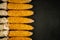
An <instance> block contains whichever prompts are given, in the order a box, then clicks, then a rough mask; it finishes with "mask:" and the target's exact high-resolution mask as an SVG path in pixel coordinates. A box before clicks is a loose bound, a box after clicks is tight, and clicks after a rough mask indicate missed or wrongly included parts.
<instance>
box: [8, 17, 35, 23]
mask: <svg viewBox="0 0 60 40" xmlns="http://www.w3.org/2000/svg"><path fill="white" fill-rule="evenodd" d="M7 20H8V23H32V22H34V20H32V19H29V18H24V17H8V18H7Z"/></svg>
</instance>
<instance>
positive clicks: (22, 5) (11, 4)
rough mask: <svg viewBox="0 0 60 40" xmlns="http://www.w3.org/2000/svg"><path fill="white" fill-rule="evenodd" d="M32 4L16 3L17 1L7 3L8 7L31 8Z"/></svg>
mask: <svg viewBox="0 0 60 40" xmlns="http://www.w3.org/2000/svg"><path fill="white" fill-rule="evenodd" d="M32 7H33V5H30V4H17V3H8V9H31V8H32Z"/></svg>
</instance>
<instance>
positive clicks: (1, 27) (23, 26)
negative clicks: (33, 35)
mask: <svg viewBox="0 0 60 40" xmlns="http://www.w3.org/2000/svg"><path fill="white" fill-rule="evenodd" d="M4 29H5V30H18V31H19V30H33V29H34V28H33V27H32V26H31V25H27V24H0V30H4Z"/></svg>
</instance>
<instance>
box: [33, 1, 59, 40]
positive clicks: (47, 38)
mask: <svg viewBox="0 0 60 40" xmlns="http://www.w3.org/2000/svg"><path fill="white" fill-rule="evenodd" d="M59 3H60V2H59V1H58V0H33V2H32V4H33V5H34V8H33V10H34V11H35V15H34V16H33V18H34V19H35V23H34V24H33V25H34V27H35V29H34V35H33V37H32V38H33V40H59V39H60V37H59V36H60V28H59V27H60V25H59V16H60V4H59Z"/></svg>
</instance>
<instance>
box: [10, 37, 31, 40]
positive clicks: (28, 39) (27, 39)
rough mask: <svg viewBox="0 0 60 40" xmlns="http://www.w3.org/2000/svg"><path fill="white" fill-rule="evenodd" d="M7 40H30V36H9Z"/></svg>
mask: <svg viewBox="0 0 60 40" xmlns="http://www.w3.org/2000/svg"><path fill="white" fill-rule="evenodd" d="M9 40H32V39H31V38H28V37H11V38H9Z"/></svg>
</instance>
